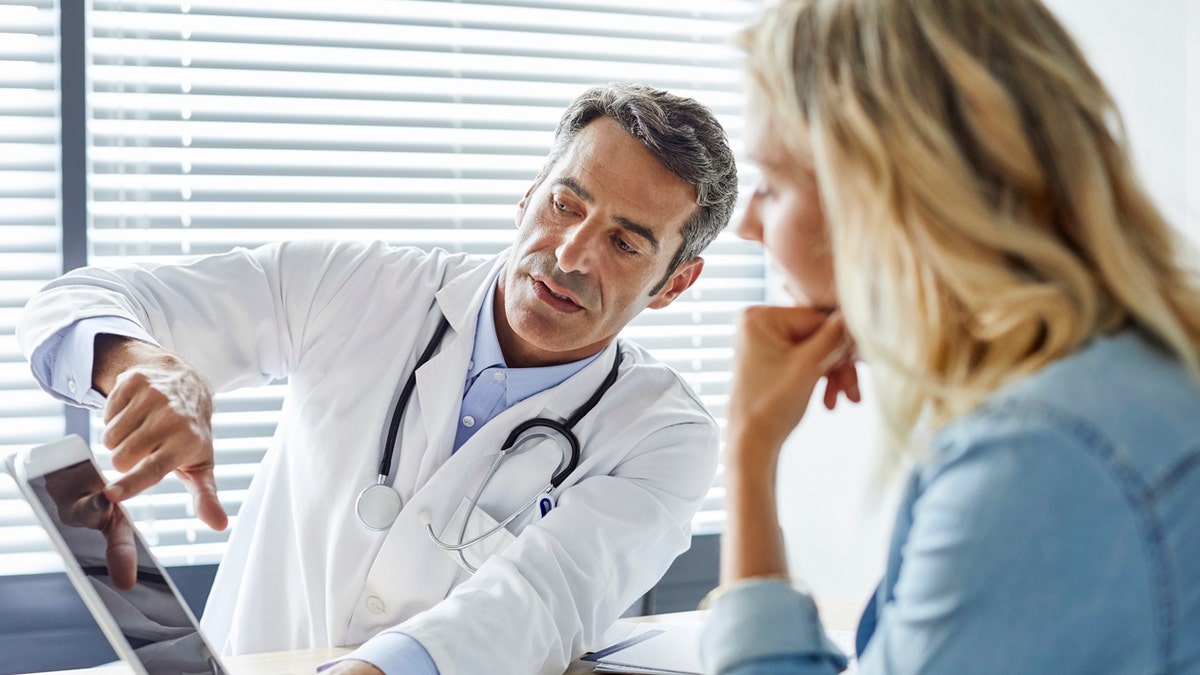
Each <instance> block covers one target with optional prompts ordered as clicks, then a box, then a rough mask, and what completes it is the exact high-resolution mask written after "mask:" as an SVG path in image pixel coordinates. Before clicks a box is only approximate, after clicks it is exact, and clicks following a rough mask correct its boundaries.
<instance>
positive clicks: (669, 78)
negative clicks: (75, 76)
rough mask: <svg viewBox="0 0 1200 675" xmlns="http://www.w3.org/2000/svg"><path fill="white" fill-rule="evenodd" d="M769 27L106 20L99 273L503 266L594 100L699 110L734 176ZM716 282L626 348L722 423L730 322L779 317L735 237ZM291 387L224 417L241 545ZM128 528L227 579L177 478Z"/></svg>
mask: <svg viewBox="0 0 1200 675" xmlns="http://www.w3.org/2000/svg"><path fill="white" fill-rule="evenodd" d="M758 7H759V3H758V2H757V1H745V0H743V1H735V0H708V1H698V2H688V3H681V2H676V1H674V0H663V1H660V2H647V1H644V0H609V1H607V2H598V1H588V0H584V1H578V2H576V1H572V0H525V1H523V2H498V1H488V0H478V1H475V2H405V1H400V0H384V1H380V0H371V1H366V0H340V1H339V2H336V3H326V2H295V1H292V2H283V1H266V0H246V1H242V0H195V1H191V2H180V1H178V0H176V1H167V0H136V1H135V0H92V5H91V12H90V13H89V16H88V23H89V45H88V48H89V53H90V66H89V72H88V80H89V86H90V89H89V92H88V97H89V104H90V117H89V133H90V137H91V146H90V148H89V160H90V172H89V185H90V189H91V194H92V197H91V199H90V201H89V204H88V207H89V212H90V216H91V225H90V229H89V238H90V244H91V263H92V264H97V265H107V264H113V263H118V262H122V261H129V260H150V259H153V260H168V259H172V258H177V257H183V256H189V255H196V254H205V253H215V252H220V251H225V250H228V249H229V248H231V247H234V246H256V245H259V244H262V243H266V242H269V241H275V240H281V239H296V238H304V237H321V238H356V239H366V240H375V239H381V240H385V241H388V242H391V243H394V244H397V245H415V246H420V247H427V248H428V247H435V246H436V247H442V248H445V249H448V250H452V251H467V252H472V253H484V254H486V253H493V252H496V251H499V250H500V249H502V248H504V247H505V246H506V245H507V244H508V243H509V242H510V241H511V239H512V236H513V232H514V229H513V218H514V215H515V209H516V203H517V201H518V200H519V199H520V198H521V196H522V195H523V194H524V193H525V190H526V189H527V188H528V187H529V185H530V183H531V181H532V180H533V178H534V176H535V175H536V173H537V171H538V169H539V168H540V167H541V166H542V163H543V161H544V159H545V156H546V154H547V152H548V151H549V148H550V143H551V141H552V139H553V131H554V126H555V124H556V122H557V120H558V117H559V115H560V114H561V112H562V110H563V109H564V108H565V106H566V105H567V104H568V103H569V102H570V100H571V99H573V98H574V97H575V96H576V95H578V94H579V93H581V92H582V91H583V90H584V89H585V88H587V87H588V86H591V85H594V84H598V83H604V82H608V81H616V80H627V81H639V82H645V83H647V84H650V85H653V86H657V87H662V88H666V89H669V90H671V91H673V92H676V93H680V94H684V95H688V96H693V97H695V98H697V99H698V100H700V101H702V102H704V103H706V104H707V105H709V106H710V107H712V108H713V109H714V110H715V111H716V112H717V114H718V117H719V118H720V119H721V121H722V123H723V124H724V125H725V127H726V130H727V132H728V133H729V135H730V138H731V141H732V142H733V145H734V148H735V150H736V151H737V152H738V153H739V156H740V150H741V143H740V133H741V128H742V122H741V114H742V110H741V105H742V104H741V96H740V84H739V82H740V72H739V70H738V64H737V58H738V56H737V50H736V49H735V48H734V47H732V46H731V44H730V36H731V35H732V33H733V32H734V31H736V30H737V29H738V27H740V26H742V25H744V24H745V23H746V22H748V21H749V20H750V19H751V18H752V17H753V16H754V14H755V13H756V11H757V9H758ZM749 179H750V177H749V176H743V177H742V182H743V184H744V185H749V184H750V180H749ZM705 259H706V266H705V270H704V274H703V276H702V277H701V280H700V281H699V283H697V285H696V286H695V287H694V288H693V289H692V290H691V291H689V292H688V293H687V294H686V295H685V296H684V297H683V298H681V299H680V300H678V301H676V302H675V303H674V304H673V305H672V306H670V307H669V308H666V309H664V310H658V311H647V312H645V313H643V315H642V316H641V317H639V318H638V319H637V320H636V321H635V322H634V323H633V324H631V325H630V326H629V327H628V328H627V329H626V331H625V333H624V335H625V336H626V337H628V338H630V339H633V340H636V341H638V342H640V343H642V344H643V345H645V346H647V347H648V348H650V349H651V350H652V351H653V352H654V353H655V354H656V355H657V356H658V357H659V358H661V359H663V360H664V361H666V362H667V363H669V364H671V365H672V366H674V367H675V368H676V369H677V370H679V371H680V372H681V373H683V374H684V376H685V377H686V379H687V380H688V382H689V383H690V384H691V385H692V386H693V387H694V388H695V389H696V390H697V391H698V392H699V393H700V395H701V396H702V397H703V399H704V401H705V403H706V404H708V405H709V407H710V408H711V409H712V410H713V412H714V414H715V415H717V416H718V417H719V418H720V417H723V414H724V406H725V397H726V390H727V387H728V382H729V365H730V357H731V341H732V334H733V322H734V317H735V314H736V312H737V311H738V310H739V309H740V308H741V307H742V306H744V305H745V304H746V303H748V302H752V301H761V299H762V298H763V295H764V285H763V275H764V265H763V261H762V257H761V254H760V252H759V250H758V247H757V246H755V245H752V244H748V243H746V242H742V241H740V240H738V239H737V238H736V237H735V236H734V235H733V234H732V232H729V233H726V234H724V235H722V237H721V238H720V239H719V240H718V241H717V242H715V243H714V244H713V245H712V246H711V247H710V248H709V250H708V251H707V253H706V255H705ZM285 387H286V385H285V384H284V383H278V384H275V385H271V386H268V387H263V388H260V389H253V390H246V391H240V392H235V393H232V394H226V395H222V396H220V397H218V400H217V412H216V415H215V420H214V422H215V424H214V427H215V439H216V440H215V444H216V449H217V477H218V483H219V486H220V489H221V498H222V502H223V503H224V504H225V505H226V508H227V510H228V511H229V512H230V514H231V516H233V522H235V523H236V514H237V511H238V509H239V507H240V504H241V500H242V499H243V497H244V495H245V492H246V489H247V487H248V485H249V483H250V480H251V478H252V477H253V475H254V471H255V469H256V467H257V464H258V462H259V459H260V458H261V456H262V454H263V452H264V451H265V449H266V447H267V443H268V439H269V438H270V436H271V434H272V432H273V431H274V428H275V423H276V418H277V415H278V410H279V407H280V402H281V400H282V396H283V393H284V390H285ZM94 421H95V418H94ZM94 429H96V430H97V432H96V433H94V434H93V437H94V438H98V437H99V433H98V427H95V425H94ZM96 450H97V452H98V453H101V454H103V448H101V447H99V446H98V445H97V447H96ZM720 497H721V492H720V489H719V487H715V488H714V490H713V492H712V494H711V496H710V499H709V500H708V504H707V505H706V507H707V508H706V511H705V512H704V513H702V514H701V515H700V516H699V517H698V518H697V521H696V528H697V530H698V531H711V530H713V529H714V528H716V527H718V526H719V520H720V513H721V511H720ZM131 505H132V506H133V509H134V515H135V517H136V518H137V519H138V520H139V522H140V524H141V527H142V530H143V532H147V533H149V535H150V537H151V539H152V545H154V546H155V549H156V551H157V553H159V554H160V555H162V556H163V557H164V558H165V559H167V560H168V561H170V562H174V563H191V562H214V561H216V560H218V559H219V558H220V555H221V553H222V551H223V548H224V538H225V535H224V534H223V533H213V532H210V531H208V530H207V528H205V527H204V526H203V525H202V524H201V523H199V521H197V520H196V519H195V518H194V517H193V516H192V513H191V510H190V498H189V497H188V495H187V493H186V491H185V490H184V489H183V488H182V486H180V485H178V484H177V483H175V482H173V479H168V481H167V482H165V483H164V484H163V485H160V486H158V487H157V488H155V489H154V491H153V492H152V493H151V494H148V495H145V496H143V497H140V498H138V499H136V500H133V501H132V502H131Z"/></svg>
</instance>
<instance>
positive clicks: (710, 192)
mask: <svg viewBox="0 0 1200 675" xmlns="http://www.w3.org/2000/svg"><path fill="white" fill-rule="evenodd" d="M600 117H608V118H610V119H612V120H613V121H615V122H616V123H617V124H620V125H621V127H622V128H623V129H625V131H627V132H629V134H630V135H632V136H633V137H634V138H636V139H637V140H639V141H640V142H641V143H642V145H643V146H645V148H646V149H647V150H649V151H650V153H651V154H653V155H654V156H655V157H656V158H657V159H658V161H659V162H662V164H663V166H665V167H667V169H669V170H670V171H671V172H672V173H674V174H675V175H676V176H679V177H680V178H682V179H683V180H684V181H686V182H687V183H688V184H689V185H691V186H692V187H693V188H694V189H695V190H696V206H697V209H696V212H695V213H694V214H693V215H692V217H691V218H690V219H689V220H688V221H687V222H686V223H684V225H683V244H682V245H681V246H680V247H679V249H678V250H677V251H675V255H674V257H673V258H672V259H671V264H670V265H669V266H668V268H667V273H666V275H664V276H663V279H662V281H660V282H659V283H658V285H656V286H655V287H654V288H653V289H651V291H650V294H651V295H654V294H655V293H657V292H658V291H659V290H660V289H661V288H662V287H663V286H664V285H665V284H666V282H667V280H668V279H669V278H670V277H671V274H672V273H673V272H674V271H675V270H676V269H677V268H678V267H679V266H680V265H682V264H683V263H685V262H687V261H689V260H692V259H693V258H696V257H697V256H699V255H700V253H701V252H702V251H704V249H705V248H707V247H708V245H709V244H710V243H712V241H713V239H716V238H717V235H718V234H720V233H721V230H723V229H724V228H725V226H726V225H728V224H729V220H730V218H731V217H732V216H733V206H734V203H735V202H736V201H737V196H738V183H737V166H736V164H735V163H734V159H733V151H732V150H730V149H729V141H728V140H727V139H726V137H725V129H724V128H723V127H722V126H721V123H720V122H718V121H717V118H716V116H715V115H713V112H712V111H711V110H709V109H708V107H706V106H704V105H703V104H701V103H699V102H698V101H696V100H695V99H691V98H685V97H682V96H676V95H674V94H671V93H668V92H665V91H662V90H659V89H654V88H651V87H648V86H645V85H641V84H630V83H620V82H618V83H610V84H607V85H603V86H599V87H593V88H591V89H588V90H587V91H585V92H583V93H582V94H580V95H579V96H578V97H577V98H576V99H575V100H574V101H572V102H571V104H570V105H569V106H568V107H567V109H566V111H565V112H564V113H563V115H562V118H561V119H560V120H559V122H558V128H557V129H556V130H555V132H554V145H553V147H552V148H551V149H550V155H549V157H547V158H546V165H545V167H544V168H543V169H542V174H541V176H539V177H538V181H539V182H540V181H541V179H542V177H543V176H545V175H546V174H547V173H549V171H550V168H551V167H552V166H554V163H555V162H557V161H558V160H559V158H561V157H562V156H563V154H564V153H566V151H567V149H568V148H569V147H570V146H571V143H572V142H573V141H574V140H575V137H576V136H578V135H579V132H580V131H581V130H582V129H583V128H584V127H586V126H587V125H588V124H590V123H592V122H594V121H595V120H597V119H599V118H600ZM535 187H536V185H535Z"/></svg>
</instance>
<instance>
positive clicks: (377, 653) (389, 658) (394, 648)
mask: <svg viewBox="0 0 1200 675" xmlns="http://www.w3.org/2000/svg"><path fill="white" fill-rule="evenodd" d="M347 660H356V661H366V662H367V663H369V664H371V665H373V666H375V667H376V668H378V669H380V670H382V671H383V674H384V675H440V673H439V672H438V669H437V666H436V665H435V664H434V663H433V658H432V657H430V656H429V652H427V651H425V647H423V646H421V643H420V642H417V641H416V639H415V638H413V637H412V636H410V635H406V634H404V633H380V634H379V635H376V636H375V637H373V638H371V639H370V640H367V641H366V642H364V643H363V645H362V646H361V647H359V648H358V649H355V650H354V651H352V652H350V653H349V654H347V655H345V656H343V657H342V658H340V659H336V660H334V661H330V662H329V663H323V664H321V666H320V667H318V668H317V672H320V671H322V670H325V669H326V668H329V667H330V666H332V665H333V664H335V663H338V662H341V661H347Z"/></svg>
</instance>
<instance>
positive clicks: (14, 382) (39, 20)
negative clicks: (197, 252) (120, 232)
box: [0, 0, 64, 573]
mask: <svg viewBox="0 0 1200 675" xmlns="http://www.w3.org/2000/svg"><path fill="white" fill-rule="evenodd" d="M57 61H58V11H57V7H56V4H55V2H54V1H53V0H22V1H19V2H9V1H8V0H0V458H2V457H3V456H5V455H8V454H10V453H12V452H15V451H17V450H19V449H21V448H25V447H29V446H31V445H37V444H40V443H44V442H46V441H49V440H52V439H54V438H57V437H59V436H61V435H62V432H63V426H64V421H63V406H62V405H61V404H59V403H57V402H55V401H54V400H53V399H52V398H50V397H49V396H46V395H45V394H42V393H40V392H39V391H38V388H37V384H36V383H35V382H34V380H33V376H32V375H30V372H29V366H28V365H26V363H25V359H24V358H23V357H22V356H21V351H20V349H19V348H18V347H17V340H16V336H15V329H16V323H17V316H18V314H19V313H20V311H21V307H22V306H24V304H25V302H26V301H27V300H28V299H29V297H30V296H31V295H33V293H34V292H36V291H37V289H38V288H39V287H41V286H42V284H44V283H46V282H47V281H49V280H50V279H53V278H54V277H56V276H58V274H59V272H60V270H61V264H62V263H61V256H60V254H59V225H58V223H59V208H58V194H59V169H58V167H59V145H58V136H59V122H58V103H59V97H58V67H57ZM48 546H49V543H48V540H47V539H46V536H45V534H44V533H43V532H42V531H41V529H40V528H38V527H37V526H36V525H34V523H33V516H32V514H31V513H30V512H29V507H28V505H26V504H25V502H23V501H21V500H20V498H19V497H18V496H17V487H16V485H15V484H14V483H13V481H12V479H11V478H9V476H8V474H7V473H4V472H3V471H0V573H20V572H27V571H41V570H43V569H47V568H54V567H55V566H56V558H55V557H54V556H53V555H51V554H49V551H48Z"/></svg>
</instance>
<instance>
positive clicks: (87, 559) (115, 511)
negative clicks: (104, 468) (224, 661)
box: [29, 461, 221, 675]
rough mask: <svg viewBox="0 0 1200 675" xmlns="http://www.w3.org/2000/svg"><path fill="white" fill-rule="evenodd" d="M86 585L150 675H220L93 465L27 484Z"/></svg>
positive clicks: (162, 574)
mask: <svg viewBox="0 0 1200 675" xmlns="http://www.w3.org/2000/svg"><path fill="white" fill-rule="evenodd" d="M29 485H30V487H32V488H33V492H34V494H35V495H37V498H38V500H39V501H40V502H41V504H42V506H43V507H44V508H45V510H46V513H48V514H50V520H51V521H53V525H54V527H55V528H56V529H57V530H58V532H59V533H60V534H61V535H62V538H63V540H64V541H66V543H67V546H68V548H70V550H71V554H72V555H73V556H74V558H75V560H76V561H78V562H79V566H80V567H81V568H83V572H84V575H85V576H86V578H87V581H88V582H89V583H90V584H91V585H92V587H93V588H95V590H96V593H97V594H98V595H99V596H100V599H101V600H102V601H103V603H104V606H105V608H106V609H107V610H108V613H109V614H111V615H112V618H113V620H114V621H115V622H116V625H117V626H119V628H120V631H121V633H122V634H123V635H124V636H125V639H126V640H128V641H129V644H130V646H131V647H133V651H134V653H135V654H136V655H137V657H138V659H139V660H140V661H141V662H142V665H143V666H144V667H145V669H146V671H147V672H148V673H150V674H151V675H159V674H163V675H166V674H167V673H173V674H175V673H207V674H211V673H220V672H221V669H220V666H219V664H218V662H217V660H216V659H215V658H213V656H212V652H211V651H210V650H209V647H208V645H207V644H206V643H205V641H204V639H203V637H202V636H201V635H200V632H199V628H198V627H197V625H196V623H195V620H194V619H193V618H192V616H191V613H190V612H189V611H188V609H187V608H186V606H185V605H184V603H183V599H182V598H180V597H179V595H178V594H177V593H176V592H175V591H174V589H173V587H172V586H171V584H170V583H169V582H168V580H167V578H166V571H165V570H163V568H162V567H161V566H160V565H159V564H158V562H157V561H156V560H155V559H154V558H153V557H151V555H150V551H149V549H148V548H147V547H146V544H145V542H144V541H143V540H142V537H141V536H140V535H139V534H138V532H137V530H136V528H134V526H133V523H132V522H131V521H130V520H129V516H128V514H127V513H126V512H125V510H124V509H123V508H120V507H119V506H115V505H113V504H112V503H111V502H109V501H108V500H107V499H106V498H105V497H104V493H103V492H102V489H103V488H104V478H103V476H101V475H100V473H99V472H98V471H97V470H96V467H95V464H93V463H92V462H91V461H83V462H80V463H78V464H74V465H72V466H68V467H66V468H63V469H58V470H56V471H52V472H50V473H47V474H46V475H44V476H39V477H35V478H31V479H30V480H29Z"/></svg>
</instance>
